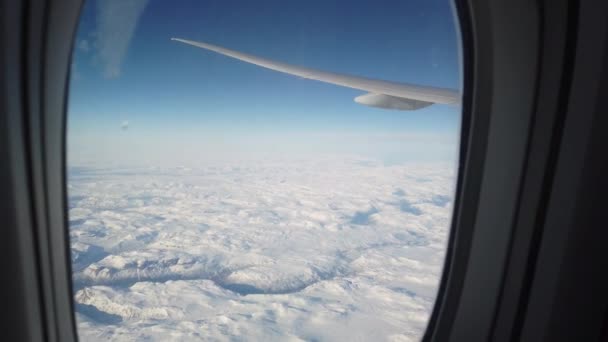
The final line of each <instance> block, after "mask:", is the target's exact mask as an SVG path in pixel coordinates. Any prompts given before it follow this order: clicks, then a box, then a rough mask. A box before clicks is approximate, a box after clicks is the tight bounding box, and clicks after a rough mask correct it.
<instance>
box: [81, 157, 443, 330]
mask: <svg viewBox="0 0 608 342" xmlns="http://www.w3.org/2000/svg"><path fill="white" fill-rule="evenodd" d="M75 171H77V172H70V176H69V184H70V193H69V196H70V208H71V209H70V212H69V215H70V220H71V221H70V223H71V228H70V236H71V242H72V258H73V261H74V263H75V267H74V271H75V274H74V277H73V279H74V282H75V283H74V288H75V291H76V293H75V300H76V304H77V312H78V315H77V316H78V318H79V321H78V322H79V329H80V330H79V333H80V336H81V338H82V339H86V340H89V339H95V337H97V338H99V336H104V337H106V338H119V337H120V338H125V339H129V340H138V339H151V340H167V339H186V340H197V339H200V340H224V339H242V338H248V339H254V340H285V339H290V338H292V339H298V338H299V339H303V340H314V339H317V340H348V339H351V338H355V337H359V338H364V339H365V340H386V339H387V338H391V336H392V337H394V338H401V339H403V338H406V339H414V340H415V339H419V338H420V336H421V334H422V332H423V330H424V327H425V324H426V321H427V319H428V316H429V314H430V310H431V309H432V305H433V301H434V296H435V292H436V288H437V285H438V282H439V276H440V274H441V267H442V264H443V255H444V248H445V241H446V238H447V232H448V225H449V222H450V220H449V219H450V215H451V208H450V207H449V206H447V205H445V203H444V200H445V201H447V200H449V199H450V198H451V197H452V189H453V180H454V177H453V170H452V169H451V167H450V165H449V164H432V165H431V164H429V165H423V164H417V165H408V166H403V165H402V166H383V165H382V164H379V163H373V162H364V161H362V160H354V159H352V160H351V159H318V158H317V159H309V160H300V161H290V162H287V161H285V160H279V161H250V162H245V161H241V162H238V163H218V164H212V165H208V166H206V167H200V168H154V169H150V168H145V169H114V170H110V169H79V170H75ZM422 177H424V179H423V180H424V181H421V179H422ZM401 201H408V203H411V205H412V206H417V208H419V211H420V212H419V215H412V214H411V213H408V212H405V211H403V210H402V208H401V206H402V202H401ZM435 202H439V203H437V204H435ZM442 204H443V205H442ZM151 321H153V322H154V334H153V335H150V327H148V328H144V327H145V326H147V325H149V323H150V322H151Z"/></svg>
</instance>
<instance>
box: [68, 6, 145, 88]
mask: <svg viewBox="0 0 608 342" xmlns="http://www.w3.org/2000/svg"><path fill="white" fill-rule="evenodd" d="M147 3H148V0H100V1H98V2H97V11H96V14H97V17H96V25H97V27H96V34H95V40H96V41H95V50H96V51H95V52H96V57H97V59H98V61H99V63H100V64H101V67H102V74H103V76H104V77H106V78H115V77H118V76H120V74H121V66H122V62H123V59H124V57H125V55H126V53H127V49H128V47H129V43H130V42H131V39H132V38H133V34H134V33H135V28H136V26H137V21H138V20H139V18H140V16H141V14H142V13H143V10H144V9H145V7H146V5H147ZM78 48H79V49H81V50H83V51H85V52H86V51H88V50H89V43H88V41H87V40H82V41H80V43H79V45H78Z"/></svg>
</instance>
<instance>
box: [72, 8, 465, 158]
mask: <svg viewBox="0 0 608 342" xmlns="http://www.w3.org/2000/svg"><path fill="white" fill-rule="evenodd" d="M171 37H180V38H186V39H192V40H199V41H206V42H209V43H212V44H216V45H220V46H224V47H227V48H231V49H235V50H239V51H243V52H246V53H250V54H255V55H259V56H263V57H267V58H270V59H275V60H279V61H283V62H287V63H292V64H297V65H302V66H306V67H310V68H317V69H321V70H328V71H333V72H339V73H347V74H353V75H361V76H366V77H370V78H378V79H385V80H392V81H402V82H408V83H416V84H425V85H433V86H440V87H447V88H455V89H458V88H460V70H459V67H460V61H459V51H458V41H457V33H456V26H455V24H454V18H453V14H452V10H451V6H450V4H449V1H448V0H417V1H403V0H400V1H399V0H396V1H298V2H295V1H274V0H273V1H226V0H218V1H171V2H169V1H154V0H152V1H146V0H131V1H127V0H106V1H87V3H86V5H85V7H84V8H83V12H82V17H81V23H80V27H79V31H78V34H77V37H76V42H75V50H74V58H73V62H74V63H73V72H72V81H71V91H70V98H69V110H68V113H69V121H68V129H69V132H68V142H69V145H68V146H69V154H70V162H71V163H72V164H80V163H85V162H87V161H91V160H93V159H99V160H97V161H98V162H109V161H112V160H119V161H120V162H125V161H135V160H138V161H139V162H143V163H149V164H150V163H151V164H153V163H160V162H166V163H182V164H183V163H184V162H185V161H188V160H192V159H204V158H207V157H208V158H216V157H221V156H227V155H231V154H234V155H242V154H247V155H251V154H254V152H255V153H257V152H269V151H275V152H281V153H284V154H289V153H290V152H293V153H303V152H307V153H313V154H314V153H321V152H327V153H343V154H357V155H363V156H365V157H369V158H377V159H380V160H385V161H387V160H389V159H390V160H393V161H395V160H404V161H406V160H418V159H420V160H445V159H453V157H454V153H455V152H454V151H455V150H456V149H455V148H453V145H455V140H454V139H455V137H457V135H458V134H457V133H458V129H459V122H460V108H458V107H450V106H442V105H434V106H431V107H428V108H425V109H422V110H418V111H413V112H401V111H391V110H383V109H375V108H370V107H365V106H362V105H359V104H357V103H355V102H354V101H353V99H354V98H355V97H356V96H358V95H361V94H362V93H363V92H362V91H358V90H354V89H347V88H342V87H338V86H334V85H329V84H324V83H320V82H315V81H310V80H303V79H300V78H297V77H293V76H289V75H285V74H281V73H277V72H274V71H270V70H266V69H263V68H260V67H257V66H253V65H249V64H246V63H243V62H239V61H236V60H233V59H230V58H227V57H224V56H220V55H217V54H214V53H212V52H207V51H204V50H201V49H197V48H194V47H191V46H187V45H184V44H180V43H177V42H174V41H171V40H170V38H171ZM124 121H128V122H129V125H128V126H129V127H128V129H126V130H122V129H121V124H122V123H123V122H124ZM176 151H179V153H175V152H176Z"/></svg>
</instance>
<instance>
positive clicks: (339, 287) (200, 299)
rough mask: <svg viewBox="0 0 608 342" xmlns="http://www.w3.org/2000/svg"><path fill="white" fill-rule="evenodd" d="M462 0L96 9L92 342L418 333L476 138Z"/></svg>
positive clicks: (85, 204) (83, 114)
mask: <svg viewBox="0 0 608 342" xmlns="http://www.w3.org/2000/svg"><path fill="white" fill-rule="evenodd" d="M459 56H460V51H459V42H458V31H457V23H456V22H455V16H454V13H453V10H452V6H451V3H450V1H449V0H432V1H429V0H418V1H402V0H394V1H391V0H382V1H356V2H352V1H339V0H335V1H333V0H332V1H312V2H311V1H303V2H302V1H300V2H287V3H286V2H284V1H278V0H265V1H255V2H251V1H186V0H180V1H171V2H168V1H147V0H128V1H127V0H104V1H101V0H100V1H87V2H86V3H85V5H84V8H83V9H82V13H81V19H80V24H79V29H78V32H77V35H76V38H75V43H74V51H73V65H72V72H71V81H70V96H69V108H68V130H67V135H68V136H67V149H68V160H67V163H68V165H67V172H68V175H67V176H68V196H69V198H68V200H69V225H70V227H69V236H70V244H71V258H72V272H73V277H72V279H73V290H74V294H73V298H74V309H75V315H76V319H77V324H78V334H79V337H80V339H81V340H83V341H89V340H108V339H110V340H148V339H149V340H158V341H167V340H198V339H200V340H241V339H243V340H262V341H265V340H335V341H342V340H351V339H358V340H368V341H376V340H394V341H401V340H418V339H420V338H421V337H422V335H423V334H424V331H425V327H426V324H427V322H428V319H429V316H430V314H431V311H432V309H433V305H434V302H435V297H436V294H437V289H438V285H439V281H440V277H441V272H442V268H443V263H444V257H445V252H446V244H447V240H448V235H449V231H450V221H451V216H452V207H453V199H454V190H455V182H456V178H457V168H456V166H457V162H458V158H459V156H458V151H459V138H460V120H461V108H460V93H461V89H460V84H461V83H460V65H461V61H460V60H459V58H460V57H459Z"/></svg>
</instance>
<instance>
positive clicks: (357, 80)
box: [171, 38, 460, 110]
mask: <svg viewBox="0 0 608 342" xmlns="http://www.w3.org/2000/svg"><path fill="white" fill-rule="evenodd" d="M171 40H175V41H178V42H182V43H185V44H190V45H193V46H196V47H199V48H203V49H205V50H210V51H213V52H216V53H219V54H222V55H224V56H228V57H232V58H235V59H238V60H241V61H243V62H247V63H251V64H255V65H258V66H261V67H264V68H267V69H271V70H275V71H279V72H283V73H286V74H290V75H295V76H299V77H302V78H307V79H311V80H316V81H321V82H326V83H331V84H335V85H339V86H343V87H348V88H354V89H360V90H364V91H367V92H369V93H367V94H364V95H361V96H358V97H356V98H355V102H357V103H360V104H363V105H367V106H371V107H379V108H386V109H396V110H416V109H420V108H424V107H427V106H430V105H432V104H434V103H441V104H451V105H457V104H459V103H460V94H459V93H458V92H457V91H455V90H453V89H446V88H436V87H428V86H421V85H414V84H407V83H397V82H390V81H382V80H375V79H371V78H365V77H358V76H351V75H343V74H337V73H333V72H326V71H320V70H314V69H310V68H305V67H301V66H296V65H290V64H287V63H282V62H277V61H273V60H270V59H266V58H261V57H257V56H253V55H249V54H246V53H242V52H238V51H234V50H229V49H226V48H223V47H219V46H216V45H211V44H207V43H202V42H195V41H192V40H187V39H181V38H171Z"/></svg>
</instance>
